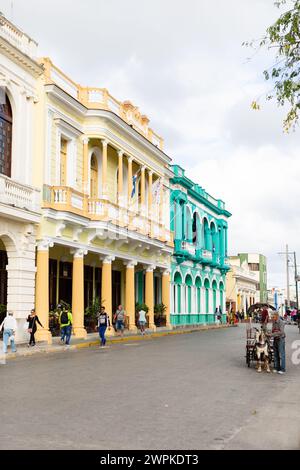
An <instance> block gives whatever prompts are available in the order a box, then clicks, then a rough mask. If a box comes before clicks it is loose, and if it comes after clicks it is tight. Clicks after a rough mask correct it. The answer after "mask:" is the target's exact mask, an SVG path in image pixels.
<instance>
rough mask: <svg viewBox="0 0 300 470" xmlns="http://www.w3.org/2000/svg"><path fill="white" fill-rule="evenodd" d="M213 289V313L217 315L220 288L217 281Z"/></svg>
mask: <svg viewBox="0 0 300 470" xmlns="http://www.w3.org/2000/svg"><path fill="white" fill-rule="evenodd" d="M212 288H213V312H214V313H215V311H216V308H217V288H218V287H217V283H216V281H213V283H212Z"/></svg>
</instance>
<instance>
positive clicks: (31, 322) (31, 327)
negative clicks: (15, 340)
mask: <svg viewBox="0 0 300 470" xmlns="http://www.w3.org/2000/svg"><path fill="white" fill-rule="evenodd" d="M27 322H28V333H29V334H30V340H29V344H28V347H30V346H35V337H34V335H35V333H36V330H37V326H36V324H37V323H38V324H39V325H40V326H41V327H42V328H44V327H43V325H42V324H41V322H40V320H39V317H38V316H37V314H36V313H35V310H34V309H32V310H31V313H30V315H28V317H27Z"/></svg>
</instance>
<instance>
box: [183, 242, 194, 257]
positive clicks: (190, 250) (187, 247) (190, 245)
mask: <svg viewBox="0 0 300 470" xmlns="http://www.w3.org/2000/svg"><path fill="white" fill-rule="evenodd" d="M182 249H183V250H185V251H187V252H188V253H189V254H190V255H194V254H195V253H196V248H195V245H194V244H193V243H189V242H182Z"/></svg>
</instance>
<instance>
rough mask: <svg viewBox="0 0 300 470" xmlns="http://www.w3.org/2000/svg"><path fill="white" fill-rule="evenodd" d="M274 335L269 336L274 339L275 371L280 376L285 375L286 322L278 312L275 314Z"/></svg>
mask: <svg viewBox="0 0 300 470" xmlns="http://www.w3.org/2000/svg"><path fill="white" fill-rule="evenodd" d="M272 322H273V325H272V333H269V334H268V335H267V336H271V337H273V338H274V342H273V350H274V370H273V372H277V373H278V374H284V373H285V332H284V322H283V320H282V319H281V318H280V317H279V313H278V312H274V313H273V319H272Z"/></svg>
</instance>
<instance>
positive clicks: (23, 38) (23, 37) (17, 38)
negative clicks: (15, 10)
mask: <svg viewBox="0 0 300 470" xmlns="http://www.w3.org/2000/svg"><path fill="white" fill-rule="evenodd" d="M0 36H2V37H3V38H4V39H6V40H7V41H8V42H9V43H10V44H12V45H13V46H15V47H16V48H17V49H19V50H20V51H22V52H24V53H25V54H26V55H28V56H29V57H31V58H32V59H35V58H36V56H37V43H36V42H35V41H33V40H32V39H31V38H30V37H29V36H27V34H24V33H23V32H22V31H20V30H19V29H17V28H16V27H14V26H13V25H12V24H11V23H10V22H9V21H8V20H7V19H6V18H5V17H4V16H3V15H1V14H0Z"/></svg>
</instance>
